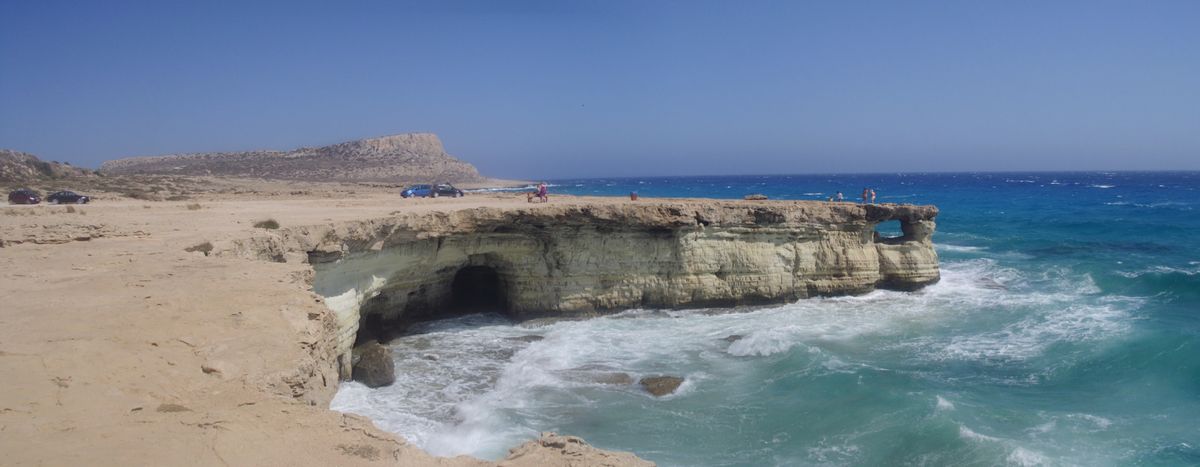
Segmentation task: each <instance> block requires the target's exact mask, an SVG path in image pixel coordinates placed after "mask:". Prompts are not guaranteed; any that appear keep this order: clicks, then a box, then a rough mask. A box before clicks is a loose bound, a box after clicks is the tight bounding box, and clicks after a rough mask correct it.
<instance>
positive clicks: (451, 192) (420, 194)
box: [400, 183, 463, 198]
mask: <svg viewBox="0 0 1200 467" xmlns="http://www.w3.org/2000/svg"><path fill="white" fill-rule="evenodd" d="M462 195H463V191H462V190H460V189H458V188H454V185H451V184H449V183H439V184H437V185H413V186H410V187H408V188H405V189H404V191H401V192H400V196H403V197H405V198H437V197H439V196H450V197H453V198H458V197H460V196H462Z"/></svg>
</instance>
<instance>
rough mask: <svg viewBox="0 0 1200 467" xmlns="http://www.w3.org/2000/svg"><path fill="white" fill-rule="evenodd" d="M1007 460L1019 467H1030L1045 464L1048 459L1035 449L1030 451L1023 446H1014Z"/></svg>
mask: <svg viewBox="0 0 1200 467" xmlns="http://www.w3.org/2000/svg"><path fill="white" fill-rule="evenodd" d="M1007 461H1008V462H1009V463H1011V464H1014V465H1019V466H1021V467H1032V466H1036V465H1047V463H1048V461H1047V459H1046V456H1045V455H1042V454H1041V453H1039V452H1036V451H1030V450H1028V449H1025V448H1023V447H1020V446H1018V447H1016V448H1015V449H1013V450H1012V452H1011V453H1009V455H1008V458H1007Z"/></svg>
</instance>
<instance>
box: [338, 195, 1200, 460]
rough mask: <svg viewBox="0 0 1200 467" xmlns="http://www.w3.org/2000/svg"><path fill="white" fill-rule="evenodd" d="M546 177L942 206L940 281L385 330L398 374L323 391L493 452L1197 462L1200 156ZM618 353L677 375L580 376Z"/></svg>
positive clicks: (451, 444) (457, 444) (620, 359)
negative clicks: (996, 166) (748, 305)
mask: <svg viewBox="0 0 1200 467" xmlns="http://www.w3.org/2000/svg"><path fill="white" fill-rule="evenodd" d="M551 183H552V185H551V193H552V195H553V194H554V193H572V194H587V195H611V196H628V194H629V192H631V191H637V192H638V193H639V195H640V196H642V197H644V198H653V197H709V198H741V197H742V196H743V195H745V194H748V193H763V194H766V195H768V196H770V197H771V198H772V199H810V200H811V199H826V198H827V197H829V196H833V195H834V193H835V192H837V191H839V190H840V191H842V192H843V193H845V195H846V196H847V198H848V199H855V198H857V195H858V194H859V193H860V192H861V191H862V188H863V187H865V186H870V187H873V188H874V189H875V190H876V192H877V193H878V202H887V203H917V204H935V205H937V206H938V207H939V208H940V209H941V215H940V216H939V217H938V229H937V233H936V235H935V236H934V242H935V243H936V245H937V251H938V254H939V255H940V257H941V268H942V280H941V281H940V282H939V283H938V284H936V285H933V286H930V287H928V288H926V289H923V290H920V291H917V292H891V291H877V292H873V293H870V294H867V295H862V296H854V297H838V298H821V299H811V300H802V301H799V302H797V303H790V304H783V305H778V306H771V307H765V308H755V309H749V310H713V309H706V310H671V311H655V310H631V311H628V312H625V313H621V314H619V315H615V316H611V317H606V318H598V319H593V320H588V321H573V322H559V323H555V324H550V325H544V326H529V325H520V324H514V323H511V322H508V321H506V320H505V319H504V318H503V317H502V316H500V315H495V314H482V315H472V316H466V317H462V318H458V319H452V320H446V321H440V322H433V323H427V324H424V325H422V326H420V327H419V328H418V329H417V332H415V333H414V334H412V335H408V336H405V337H402V338H400V339H397V340H395V341H393V342H392V347H393V349H394V355H395V359H396V363H397V369H398V380H397V382H396V384H394V385H393V386H390V387H386V388H380V389H368V388H366V387H364V386H362V385H359V384H357V383H345V384H343V387H342V388H341V390H340V391H339V393H338V395H337V397H336V398H335V400H334V402H333V408H334V409H337V410H342V411H348V412H354V413H359V414H363V415H366V416H368V417H371V418H372V419H373V420H375V422H376V424H378V425H379V426H380V427H382V428H384V429H387V430H390V431H393V432H396V433H398V434H401V435H403V436H404V437H406V438H407V439H409V440H410V441H412V442H413V443H415V444H416V445H418V446H421V447H422V448H424V449H427V450H429V451H432V452H434V453H436V454H441V455H453V454H471V455H474V456H479V457H483V458H489V459H497V458H501V457H503V456H504V455H505V454H506V451H507V449H508V448H510V447H513V446H515V445H517V444H519V443H521V442H523V441H526V440H529V439H532V438H534V437H536V436H537V433H538V432H540V431H556V432H559V433H565V434H571V435H577V436H581V437H583V438H584V439H586V440H587V441H588V442H589V443H591V444H593V445H595V446H598V447H602V448H606V449H616V450H626V451H633V452H635V453H637V454H638V455H639V456H641V457H643V458H646V459H649V460H652V461H655V462H658V463H659V465H664V466H726V465H731V466H732V465H738V466H742V465H745V466H770V465H783V466H792V465H796V466H805V465H934V466H936V465H953V466H960V465H980V466H991V465H1079V466H1107V465H1113V466H1118V465H1120V466H1124V465H1200V173H1197V172H1158V173H1082V172H1077V173H1046V172H1039V173H983V174H974V173H957V174H953V173H950V174H877V175H795V176H726V177H721V176H713V177H665V178H664V177H657V178H655V177H649V178H621V179H584V180H557V181H552V182H551ZM552 201H553V199H552ZM733 334H737V335H741V336H744V337H743V338H742V339H740V340H736V341H734V342H732V343H731V342H727V341H726V340H725V339H724V338H725V337H726V336H730V335H733ZM530 335H536V336H540V337H541V340H536V341H532V342H527V340H530V339H524V340H522V339H513V338H518V337H523V336H530ZM616 372H624V373H627V374H629V375H631V376H632V377H634V378H638V377H641V376H650V375H659V374H670V375H679V376H683V377H685V378H686V381H685V383H684V385H683V386H682V388H681V389H680V391H679V392H677V393H676V394H674V395H672V396H669V397H666V398H661V399H656V398H653V397H651V396H649V395H647V394H645V393H644V392H642V391H641V390H640V389H639V388H637V387H636V386H633V385H613V384H605V382H604V381H598V380H602V379H604V378H603V376H604V375H611V374H613V373H616Z"/></svg>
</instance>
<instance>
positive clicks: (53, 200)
mask: <svg viewBox="0 0 1200 467" xmlns="http://www.w3.org/2000/svg"><path fill="white" fill-rule="evenodd" d="M91 200H92V199H91V198H88V197H87V196H83V195H81V194H79V193H76V192H74V191H60V192H58V193H55V194H52V195H50V196H47V197H46V202H47V203H50V204H87V202H88V201H91Z"/></svg>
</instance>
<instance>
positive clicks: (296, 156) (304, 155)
mask: <svg viewBox="0 0 1200 467" xmlns="http://www.w3.org/2000/svg"><path fill="white" fill-rule="evenodd" d="M100 171H101V172H102V173H106V174H171V175H213V176H226V177H249V178H267V179H283V180H313V181H373V182H396V183H407V182H424V183H432V182H479V181H483V180H484V177H482V176H480V175H479V171H478V170H476V169H475V166H472V165H471V164H468V163H466V162H463V161H461V160H458V159H457V158H455V157H454V156H451V155H449V154H447V153H446V150H445V148H443V147H442V141H441V140H440V139H438V137H437V135H435V134H432V133H409V134H400V135H392V136H383V137H380V138H371V139H364V140H358V141H349V142H345V143H340V144H335V145H332V146H324V147H318V148H300V149H293V150H291V151H246V152H214V153H200V154H177V155H166V156H152V157H130V158H125V159H117V160H112V161H108V162H105V163H104V164H103V165H101V166H100Z"/></svg>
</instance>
